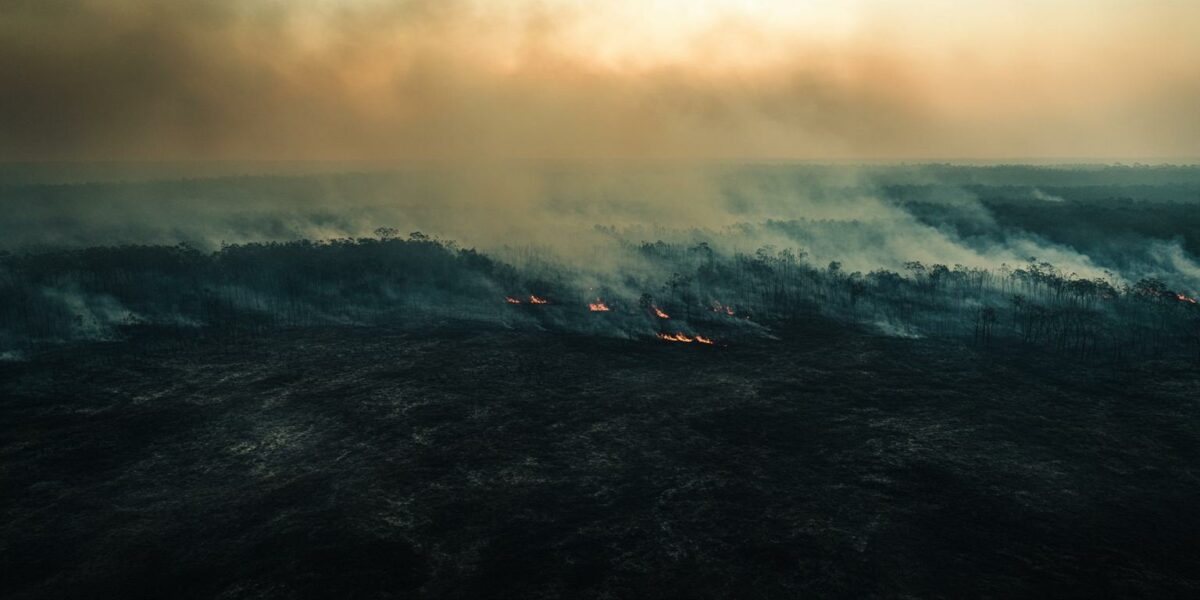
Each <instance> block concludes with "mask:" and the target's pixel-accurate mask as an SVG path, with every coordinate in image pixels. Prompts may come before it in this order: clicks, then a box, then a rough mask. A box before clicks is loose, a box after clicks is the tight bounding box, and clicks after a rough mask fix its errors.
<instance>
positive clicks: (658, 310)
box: [650, 306, 671, 319]
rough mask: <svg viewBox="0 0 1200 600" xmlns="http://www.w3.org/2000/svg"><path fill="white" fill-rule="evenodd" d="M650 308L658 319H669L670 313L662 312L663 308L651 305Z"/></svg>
mask: <svg viewBox="0 0 1200 600" xmlns="http://www.w3.org/2000/svg"><path fill="white" fill-rule="evenodd" d="M650 308H653V309H654V316H656V317H658V318H660V319H670V318H671V315H668V314H667V313H665V312H663V309H661V308H659V307H657V306H651V307H650Z"/></svg>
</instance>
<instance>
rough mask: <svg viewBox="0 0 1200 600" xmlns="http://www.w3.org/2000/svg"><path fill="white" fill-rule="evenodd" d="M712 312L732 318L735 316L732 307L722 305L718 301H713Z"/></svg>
mask: <svg viewBox="0 0 1200 600" xmlns="http://www.w3.org/2000/svg"><path fill="white" fill-rule="evenodd" d="M712 311H713V312H716V313H725V314H727V315H729V316H731V317H732V316H733V314H734V313H733V307H732V306H725V305H723V304H721V303H720V302H717V301H716V300H713V303H712Z"/></svg>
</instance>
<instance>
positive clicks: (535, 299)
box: [529, 296, 550, 304]
mask: <svg viewBox="0 0 1200 600" xmlns="http://www.w3.org/2000/svg"><path fill="white" fill-rule="evenodd" d="M529 303H530V304H550V301H549V300H547V299H545V298H539V297H537V296H530V297H529Z"/></svg>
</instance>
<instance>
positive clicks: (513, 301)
mask: <svg viewBox="0 0 1200 600" xmlns="http://www.w3.org/2000/svg"><path fill="white" fill-rule="evenodd" d="M504 301H505V302H507V303H509V304H520V303H521V301H520V300H518V299H516V298H513V297H512V296H505V297H504Z"/></svg>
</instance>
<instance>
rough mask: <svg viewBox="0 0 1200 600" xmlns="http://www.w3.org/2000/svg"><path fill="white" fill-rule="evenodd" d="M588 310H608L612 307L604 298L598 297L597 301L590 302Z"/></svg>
mask: <svg viewBox="0 0 1200 600" xmlns="http://www.w3.org/2000/svg"><path fill="white" fill-rule="evenodd" d="M588 310H590V311H592V312H608V311H609V310H610V309H609V308H608V305H607V304H605V303H604V301H603V300H601V299H599V298H596V301H595V302H588Z"/></svg>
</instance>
